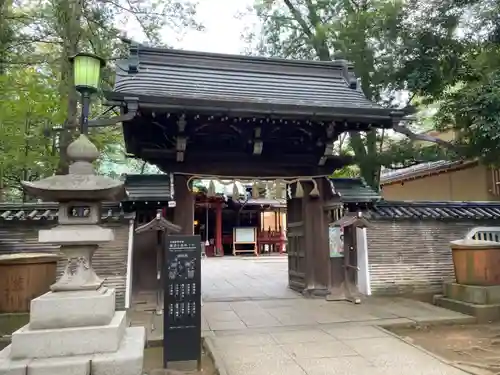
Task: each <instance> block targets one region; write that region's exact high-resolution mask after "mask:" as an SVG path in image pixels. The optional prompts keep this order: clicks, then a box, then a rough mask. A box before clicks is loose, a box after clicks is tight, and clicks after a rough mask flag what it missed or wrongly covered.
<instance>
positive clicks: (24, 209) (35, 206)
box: [0, 202, 133, 223]
mask: <svg viewBox="0 0 500 375" xmlns="http://www.w3.org/2000/svg"><path fill="white" fill-rule="evenodd" d="M57 210H58V203H55V202H41V203H2V204H0V223H1V222H7V221H8V222H14V221H18V220H23V221H45V220H57ZM129 218H133V215H130V214H126V213H124V212H123V210H122V209H121V205H120V203H104V204H103V206H102V213H101V220H103V221H108V222H109V221H119V220H124V219H129Z"/></svg>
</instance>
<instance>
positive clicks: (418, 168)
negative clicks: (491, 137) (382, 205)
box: [380, 160, 476, 185]
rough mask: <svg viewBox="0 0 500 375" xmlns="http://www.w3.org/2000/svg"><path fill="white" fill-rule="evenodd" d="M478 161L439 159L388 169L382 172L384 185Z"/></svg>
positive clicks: (381, 177)
mask: <svg viewBox="0 0 500 375" xmlns="http://www.w3.org/2000/svg"><path fill="white" fill-rule="evenodd" d="M474 163H476V162H475V161H463V160H460V161H446V160H438V161H432V162H428V163H422V164H417V165H414V166H411V167H408V168H401V169H395V170H386V171H383V172H382V173H381V174H380V183H381V184H382V185H384V184H388V183H391V182H396V181H404V180H406V179H411V178H414V177H419V176H421V175H427V174H434V173H439V172H441V171H445V170H448V169H453V168H458V167H461V166H467V165H471V164H474Z"/></svg>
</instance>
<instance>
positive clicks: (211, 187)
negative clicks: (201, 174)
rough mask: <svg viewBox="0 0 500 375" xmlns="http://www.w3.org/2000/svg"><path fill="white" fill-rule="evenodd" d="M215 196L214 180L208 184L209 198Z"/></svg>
mask: <svg viewBox="0 0 500 375" xmlns="http://www.w3.org/2000/svg"><path fill="white" fill-rule="evenodd" d="M215 195H216V192H215V182H214V180H210V183H209V184H208V191H207V197H215Z"/></svg>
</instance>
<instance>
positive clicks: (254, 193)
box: [252, 181, 260, 199]
mask: <svg viewBox="0 0 500 375" xmlns="http://www.w3.org/2000/svg"><path fill="white" fill-rule="evenodd" d="M259 188H260V186H259V182H258V181H254V183H253V185H252V198H253V199H259V197H260V192H259Z"/></svg>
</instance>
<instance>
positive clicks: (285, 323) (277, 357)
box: [130, 257, 474, 375]
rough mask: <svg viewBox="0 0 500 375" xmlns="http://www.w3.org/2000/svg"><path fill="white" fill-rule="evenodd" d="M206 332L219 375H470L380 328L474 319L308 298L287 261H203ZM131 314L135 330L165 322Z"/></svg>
mask: <svg viewBox="0 0 500 375" xmlns="http://www.w3.org/2000/svg"><path fill="white" fill-rule="evenodd" d="M202 267H203V272H202V295H203V302H204V304H203V308H202V329H203V335H204V336H205V338H206V341H207V344H208V346H209V348H210V350H211V351H212V352H213V354H214V357H215V358H218V360H217V363H216V365H218V366H219V367H220V374H221V375H327V374H328V375H337V374H339V375H420V374H422V375H465V374H466V373H465V372H463V371H461V370H458V369H456V368H455V367H452V366H450V365H447V364H445V363H443V362H441V361H439V360H438V359H436V358H435V357H434V356H432V355H430V354H429V353H426V352H424V351H423V350H420V349H418V348H416V347H414V346H412V345H409V344H407V343H406V342H404V341H403V340H400V339H398V338H396V337H394V336H393V335H391V334H389V333H387V332H386V331H385V330H383V329H381V328H380V327H379V326H390V325H395V324H401V325H411V324H416V323H424V322H425V323H429V322H441V323H443V322H455V323H468V322H471V321H474V318H473V317H470V316H467V315H462V314H459V313H456V312H452V311H448V310H445V309H442V308H439V307H436V306H433V305H429V304H425V303H423V302H418V301H413V300H408V299H403V298H369V299H367V300H366V301H363V302H362V303H361V304H359V305H355V304H352V303H349V302H338V301H337V302H332V301H325V300H323V299H305V298H303V297H302V296H301V295H299V294H298V293H295V292H293V291H291V290H290V289H289V288H288V277H287V262H286V257H277V258H273V259H266V258H265V257H260V258H244V259H241V258H231V257H224V258H212V259H210V258H208V259H204V260H203V265H202ZM144 310H145V309H144V308H143V309H142V311H141V309H140V308H139V309H137V310H136V311H132V312H131V314H130V316H131V320H132V324H133V325H145V326H147V327H148V326H149V327H151V325H152V326H154V330H152V329H149V333H148V338H149V339H150V340H151V339H153V340H161V338H162V337H161V336H162V332H163V316H156V317H154V316H153V315H152V314H151V312H145V311H144Z"/></svg>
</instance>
